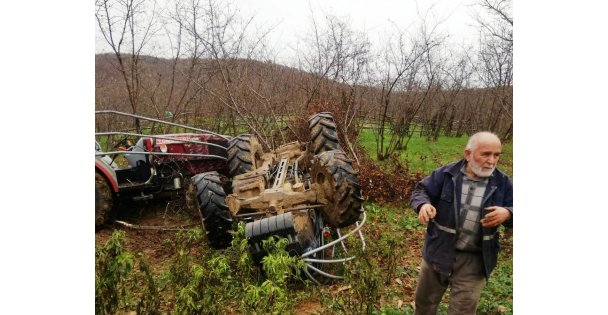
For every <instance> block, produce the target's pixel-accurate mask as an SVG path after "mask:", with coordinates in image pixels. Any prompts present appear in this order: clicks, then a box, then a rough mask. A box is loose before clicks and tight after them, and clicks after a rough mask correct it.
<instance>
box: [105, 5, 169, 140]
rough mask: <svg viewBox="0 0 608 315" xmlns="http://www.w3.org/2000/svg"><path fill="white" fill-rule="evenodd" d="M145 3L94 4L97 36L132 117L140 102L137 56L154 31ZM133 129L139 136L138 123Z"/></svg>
mask: <svg viewBox="0 0 608 315" xmlns="http://www.w3.org/2000/svg"><path fill="white" fill-rule="evenodd" d="M147 3H149V2H148V1H145V0H96V1H95V8H96V10H95V18H96V20H97V25H98V27H99V30H100V31H101V34H102V36H103V38H104V40H105V41H106V43H107V44H108V45H109V47H110V49H111V50H112V52H113V54H114V56H115V57H116V62H117V64H116V65H115V66H116V68H117V69H118V71H119V72H120V73H121V75H122V78H123V80H124V84H125V88H126V90H127V96H128V100H129V105H130V107H131V111H132V112H133V113H134V114H136V113H137V112H138V108H139V105H140V102H141V94H142V83H141V80H142V69H141V56H142V53H144V48H145V47H146V45H147V44H148V43H149V41H150V39H151V38H152V37H153V35H154V34H155V32H156V31H157V30H158V29H157V28H156V10H155V8H154V7H155V5H156V3H153V7H152V8H151V10H150V9H149V8H148V7H147V5H146V4H147ZM135 125H136V129H137V131H138V132H139V133H141V127H140V125H139V121H138V120H137V119H136V120H135Z"/></svg>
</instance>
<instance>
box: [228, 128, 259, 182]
mask: <svg viewBox="0 0 608 315" xmlns="http://www.w3.org/2000/svg"><path fill="white" fill-rule="evenodd" d="M262 154H263V151H262V145H261V144H260V143H259V142H258V139H257V138H256V137H255V136H254V135H250V134H242V135H238V136H236V137H234V138H232V139H230V141H229V142H228V176H229V177H230V178H232V177H234V176H237V175H240V174H244V173H247V172H250V171H253V170H255V169H256V168H258V167H259V166H260V165H258V164H260V160H261V157H262Z"/></svg>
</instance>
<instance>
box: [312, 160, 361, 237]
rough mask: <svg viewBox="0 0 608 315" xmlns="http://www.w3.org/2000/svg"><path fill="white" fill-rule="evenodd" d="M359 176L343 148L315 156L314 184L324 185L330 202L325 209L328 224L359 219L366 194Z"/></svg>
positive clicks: (341, 224) (322, 189)
mask: <svg viewBox="0 0 608 315" xmlns="http://www.w3.org/2000/svg"><path fill="white" fill-rule="evenodd" d="M357 175H358V172H357V171H355V170H354V169H353V167H352V161H351V160H350V159H349V158H348V157H346V154H345V153H344V152H343V151H340V150H333V151H326V152H323V153H321V154H318V155H315V156H314V158H313V164H312V168H311V176H312V179H313V183H315V184H318V185H320V186H321V187H320V188H321V189H320V191H322V192H323V194H324V198H325V200H326V202H327V204H326V206H325V207H324V208H322V210H323V211H322V212H323V215H324V219H325V222H326V223H327V224H329V225H331V226H333V227H338V228H341V227H346V226H349V225H351V224H353V223H355V222H356V221H357V220H358V219H359V215H360V214H361V212H362V211H363V210H362V207H361V205H362V204H363V197H362V196H361V187H360V186H359V181H358V179H357Z"/></svg>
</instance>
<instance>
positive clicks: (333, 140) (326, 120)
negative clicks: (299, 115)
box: [308, 112, 342, 154]
mask: <svg viewBox="0 0 608 315" xmlns="http://www.w3.org/2000/svg"><path fill="white" fill-rule="evenodd" d="M308 129H309V130H310V144H311V151H312V153H313V154H319V153H322V152H325V151H330V150H342V148H341V147H340V144H339V142H338V132H337V131H336V124H335V123H334V117H333V116H332V115H331V113H328V112H322V113H317V114H315V115H313V116H311V117H310V118H308Z"/></svg>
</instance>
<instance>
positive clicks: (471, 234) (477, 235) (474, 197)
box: [456, 165, 488, 252]
mask: <svg viewBox="0 0 608 315" xmlns="http://www.w3.org/2000/svg"><path fill="white" fill-rule="evenodd" d="M465 166H466V165H465ZM460 171H461V172H462V173H463V174H464V176H463V177H462V195H461V199H460V200H461V203H460V220H459V222H460V224H459V226H458V229H457V234H456V238H457V240H456V249H458V250H462V251H468V252H481V231H480V229H481V224H480V223H479V220H480V219H481V211H482V209H481V202H482V200H483V194H484V193H485V192H486V187H487V185H488V177H486V178H479V179H477V180H475V179H472V178H469V177H468V176H467V174H466V172H465V169H464V166H463V168H462V169H461V170H460Z"/></svg>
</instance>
